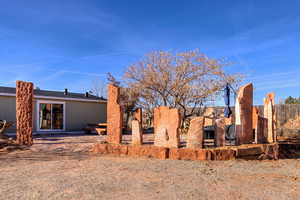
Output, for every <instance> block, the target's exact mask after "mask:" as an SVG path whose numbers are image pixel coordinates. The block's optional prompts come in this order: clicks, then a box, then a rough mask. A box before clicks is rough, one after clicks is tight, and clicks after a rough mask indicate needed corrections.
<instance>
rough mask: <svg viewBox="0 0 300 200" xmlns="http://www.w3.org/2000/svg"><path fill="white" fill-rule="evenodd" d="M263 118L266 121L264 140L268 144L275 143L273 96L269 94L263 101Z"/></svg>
mask: <svg viewBox="0 0 300 200" xmlns="http://www.w3.org/2000/svg"><path fill="white" fill-rule="evenodd" d="M264 118H266V119H267V120H268V122H267V123H268V125H267V134H266V139H267V142H268V143H273V142H276V115H275V94H274V93H269V94H267V96H266V98H265V99H264Z"/></svg>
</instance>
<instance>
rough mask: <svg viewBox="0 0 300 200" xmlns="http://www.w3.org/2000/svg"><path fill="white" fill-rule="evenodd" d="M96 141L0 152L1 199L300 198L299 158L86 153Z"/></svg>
mask: <svg viewBox="0 0 300 200" xmlns="http://www.w3.org/2000/svg"><path fill="white" fill-rule="evenodd" d="M125 137H128V136H125ZM125 139H128V138H125ZM101 140H103V137H100V136H72V137H42V138H36V139H35V141H34V142H35V144H34V145H33V146H32V147H31V148H28V149H27V150H23V151H13V152H10V153H8V154H7V153H2V154H0V198H1V199H55V200H58V199H68V200H69V199H106V200H107V199H156V200H157V199H210V200H211V199H272V200H273V199H280V200H284V199H293V200H297V199H300V160H299V159H294V160H292V159H291V160H279V161H241V160H237V161H206V162H195V161H173V160H154V159H143V158H124V157H121V158H118V157H110V156H95V155H93V154H90V153H88V152H87V151H88V149H89V148H90V146H91V145H92V144H93V143H94V142H95V141H101Z"/></svg>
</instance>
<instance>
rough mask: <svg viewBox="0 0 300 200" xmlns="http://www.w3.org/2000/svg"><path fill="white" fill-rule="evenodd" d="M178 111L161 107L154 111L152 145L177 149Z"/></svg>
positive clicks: (178, 141) (179, 119)
mask: <svg viewBox="0 0 300 200" xmlns="http://www.w3.org/2000/svg"><path fill="white" fill-rule="evenodd" d="M180 122H181V118H180V114H179V111H178V109H175V108H173V109H170V108H169V107H166V106H161V107H158V108H155V109H154V145H155V146H161V147H169V148H171V147H174V148H178V147H179V143H180V137H179V127H180Z"/></svg>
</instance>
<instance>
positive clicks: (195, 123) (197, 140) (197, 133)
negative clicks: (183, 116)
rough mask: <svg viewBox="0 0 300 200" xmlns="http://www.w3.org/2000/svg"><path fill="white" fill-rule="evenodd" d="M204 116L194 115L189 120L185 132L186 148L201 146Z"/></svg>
mask: <svg viewBox="0 0 300 200" xmlns="http://www.w3.org/2000/svg"><path fill="white" fill-rule="evenodd" d="M204 120H205V119H204V117H195V118H193V119H192V120H191V122H190V127H189V130H188V133H187V137H188V138H187V145H186V146H187V148H202V147H203V132H204V130H203V129H204V123H205V121H204Z"/></svg>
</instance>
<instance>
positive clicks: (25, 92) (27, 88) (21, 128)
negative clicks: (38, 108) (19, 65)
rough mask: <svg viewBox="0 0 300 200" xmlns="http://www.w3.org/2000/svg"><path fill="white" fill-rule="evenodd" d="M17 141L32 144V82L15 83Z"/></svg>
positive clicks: (22, 143)
mask: <svg viewBox="0 0 300 200" xmlns="http://www.w3.org/2000/svg"><path fill="white" fill-rule="evenodd" d="M16 112H17V113H16V118H17V143H18V144H21V145H32V144H33V138H32V132H33V83H29V82H23V81H17V83H16Z"/></svg>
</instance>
